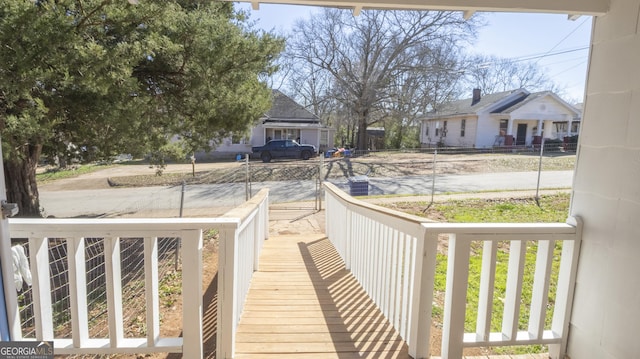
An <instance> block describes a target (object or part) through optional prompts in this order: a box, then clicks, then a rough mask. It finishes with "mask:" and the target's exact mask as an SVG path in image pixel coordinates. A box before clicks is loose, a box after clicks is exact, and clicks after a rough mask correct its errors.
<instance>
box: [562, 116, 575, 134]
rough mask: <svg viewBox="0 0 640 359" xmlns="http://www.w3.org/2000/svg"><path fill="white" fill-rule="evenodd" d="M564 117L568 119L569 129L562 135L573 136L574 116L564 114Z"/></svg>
mask: <svg viewBox="0 0 640 359" xmlns="http://www.w3.org/2000/svg"><path fill="white" fill-rule="evenodd" d="M564 118H566V119H567V131H566V132H565V133H563V134H562V136H563V137H564V136H571V122H573V116H571V115H564Z"/></svg>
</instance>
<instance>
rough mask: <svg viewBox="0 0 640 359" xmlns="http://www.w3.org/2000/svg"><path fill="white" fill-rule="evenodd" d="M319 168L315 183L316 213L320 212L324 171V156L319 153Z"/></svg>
mask: <svg viewBox="0 0 640 359" xmlns="http://www.w3.org/2000/svg"><path fill="white" fill-rule="evenodd" d="M319 166H320V167H319V168H318V181H317V182H316V204H317V206H316V209H317V210H318V211H321V210H322V178H323V177H324V176H323V173H322V171H323V169H324V154H323V153H321V154H320V163H319Z"/></svg>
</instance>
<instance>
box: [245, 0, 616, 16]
mask: <svg viewBox="0 0 640 359" xmlns="http://www.w3.org/2000/svg"><path fill="white" fill-rule="evenodd" d="M242 2H249V3H251V4H252V5H253V9H254V10H258V9H259V8H260V3H269V4H290V5H308V6H330V7H339V8H347V9H353V11H354V14H355V15H357V14H358V13H359V12H360V10H363V9H404V10H408V9H415V10H457V11H463V12H464V13H465V17H470V16H471V14H473V13H474V12H476V11H501V12H542V13H558V14H569V15H572V16H575V15H604V14H605V13H606V12H608V10H609V1H607V0H561V1H559V0H537V1H531V0H399V1H393V0H261V1H251V0H249V1H242Z"/></svg>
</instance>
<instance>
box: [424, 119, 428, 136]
mask: <svg viewBox="0 0 640 359" xmlns="http://www.w3.org/2000/svg"><path fill="white" fill-rule="evenodd" d="M426 127H427V129H426V130H425V131H424V135H425V136H429V123H428V122H427V126H426Z"/></svg>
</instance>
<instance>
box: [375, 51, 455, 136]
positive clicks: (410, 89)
mask: <svg viewBox="0 0 640 359" xmlns="http://www.w3.org/2000/svg"><path fill="white" fill-rule="evenodd" d="M457 47H458V46H457V44H456V43H453V42H440V43H439V44H438V46H433V44H432V45H431V46H430V47H429V48H425V49H418V53H419V54H420V55H419V56H416V57H415V58H414V59H413V63H412V64H411V66H410V70H409V71H406V72H404V73H403V74H401V75H400V76H397V77H396V78H395V79H393V81H392V83H391V86H390V87H389V91H390V92H389V93H390V95H391V96H390V98H389V101H388V104H387V106H386V107H385V108H386V112H387V116H386V118H385V129H386V130H387V132H386V138H387V145H388V146H390V147H392V148H401V147H415V146H417V145H418V144H419V138H418V137H419V136H418V128H419V119H420V118H422V117H424V115H425V114H426V113H427V112H429V111H431V110H433V109H434V108H439V107H440V105H441V104H443V103H445V102H448V101H451V100H452V99H455V98H456V97H457V94H458V91H457V89H458V87H459V85H460V80H461V79H462V78H463V76H464V72H463V71H461V69H460V66H461V64H460V61H459V59H460V58H461V56H460V55H459V51H458V50H457Z"/></svg>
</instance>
